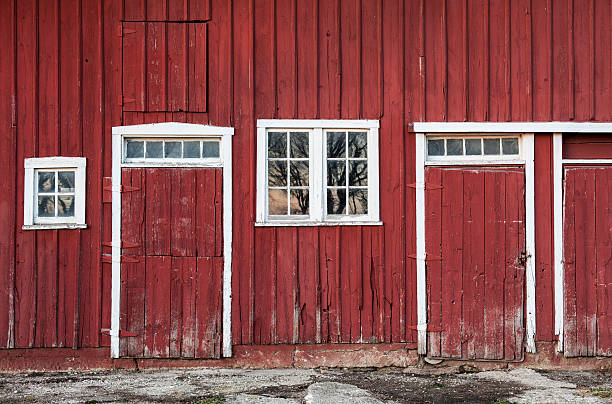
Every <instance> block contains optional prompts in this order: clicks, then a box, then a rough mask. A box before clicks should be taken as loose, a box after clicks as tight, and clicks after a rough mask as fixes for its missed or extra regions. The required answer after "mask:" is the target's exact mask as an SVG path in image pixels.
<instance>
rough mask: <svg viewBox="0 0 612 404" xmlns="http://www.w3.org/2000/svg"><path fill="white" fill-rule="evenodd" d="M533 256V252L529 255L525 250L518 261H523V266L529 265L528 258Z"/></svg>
mask: <svg viewBox="0 0 612 404" xmlns="http://www.w3.org/2000/svg"><path fill="white" fill-rule="evenodd" d="M529 258H531V254H529V255H527V253H526V252H525V251H523V252H522V253H521V254H520V255H519V256H518V261H519V262H520V263H521V265H522V266H525V265H527V260H528V259H529Z"/></svg>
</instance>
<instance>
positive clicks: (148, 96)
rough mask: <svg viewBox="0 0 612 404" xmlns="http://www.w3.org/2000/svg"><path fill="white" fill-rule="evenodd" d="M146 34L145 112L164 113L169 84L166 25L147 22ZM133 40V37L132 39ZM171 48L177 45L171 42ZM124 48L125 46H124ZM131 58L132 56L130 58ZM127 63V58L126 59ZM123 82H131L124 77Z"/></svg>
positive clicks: (128, 36) (177, 44)
mask: <svg viewBox="0 0 612 404" xmlns="http://www.w3.org/2000/svg"><path fill="white" fill-rule="evenodd" d="M144 25H145V29H146V33H145V41H146V44H145V46H146V53H145V57H146V59H145V61H144V62H145V64H146V70H145V71H146V81H145V82H144V89H143V90H144V93H145V102H146V104H145V105H146V106H145V108H144V109H143V110H145V111H166V109H167V105H168V103H167V99H168V95H167V93H166V91H167V89H168V87H170V85H171V84H170V83H169V82H168V81H167V80H168V78H169V77H168V76H169V74H168V71H167V67H168V65H167V57H168V49H167V46H168V43H167V42H166V35H167V32H166V27H167V25H168V24H166V23H163V22H149V23H146V24H144ZM125 35H126V38H129V39H132V38H131V37H130V36H131V35H134V34H125ZM134 38H135V37H134ZM170 44H171V46H170V47H171V48H174V47H178V46H179V43H176V42H171V43H170ZM124 46H125V45H124ZM132 57H133V56H132ZM128 63H129V58H128ZM125 80H128V81H129V80H132V78H131V77H125V76H124V81H125Z"/></svg>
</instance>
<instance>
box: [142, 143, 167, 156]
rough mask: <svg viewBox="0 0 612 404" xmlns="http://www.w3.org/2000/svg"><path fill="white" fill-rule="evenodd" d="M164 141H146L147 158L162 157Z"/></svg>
mask: <svg viewBox="0 0 612 404" xmlns="http://www.w3.org/2000/svg"><path fill="white" fill-rule="evenodd" d="M163 146H164V142H157V141H155V142H147V154H146V157H147V158H150V159H151V158H162V149H163Z"/></svg>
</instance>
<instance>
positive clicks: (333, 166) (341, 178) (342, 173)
mask: <svg viewBox="0 0 612 404" xmlns="http://www.w3.org/2000/svg"><path fill="white" fill-rule="evenodd" d="M327 185H329V186H335V187H337V186H342V185H346V161H344V160H343V161H328V162H327Z"/></svg>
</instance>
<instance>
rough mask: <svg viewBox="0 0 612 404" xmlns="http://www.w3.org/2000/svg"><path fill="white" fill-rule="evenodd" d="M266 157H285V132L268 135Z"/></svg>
mask: <svg viewBox="0 0 612 404" xmlns="http://www.w3.org/2000/svg"><path fill="white" fill-rule="evenodd" d="M268 157H271V158H284V157H287V134H286V133H285V132H269V133H268Z"/></svg>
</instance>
